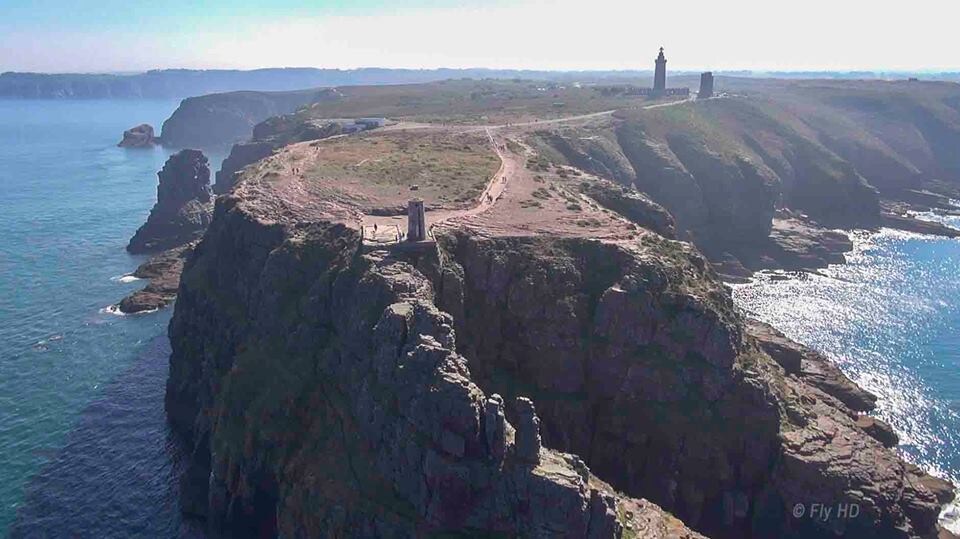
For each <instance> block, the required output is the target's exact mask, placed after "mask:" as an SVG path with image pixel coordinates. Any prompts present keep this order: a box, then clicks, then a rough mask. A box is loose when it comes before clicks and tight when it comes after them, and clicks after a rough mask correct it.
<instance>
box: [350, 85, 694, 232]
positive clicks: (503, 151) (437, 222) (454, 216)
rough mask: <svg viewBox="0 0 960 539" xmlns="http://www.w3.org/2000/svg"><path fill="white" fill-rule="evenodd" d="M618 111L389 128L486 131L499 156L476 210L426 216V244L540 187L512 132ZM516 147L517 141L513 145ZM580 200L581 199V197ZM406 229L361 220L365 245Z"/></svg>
mask: <svg viewBox="0 0 960 539" xmlns="http://www.w3.org/2000/svg"><path fill="white" fill-rule="evenodd" d="M692 100H694V98H692V97H691V98H688V99H682V100H677V101H669V102H666V103H656V104H652V105H646V106H644V107H639V108H640V109H642V110H647V109H656V108H663V107H671V106H677V105H680V104H684V103H687V102H689V101H692ZM618 110H623V109H614V110H606V111H601V112H593V113H590V114H580V115H576V116H567V117H564V118H556V119H552V120H538V121H533V122H522V123H510V124H491V125H463V126H446V125H436V124H423V123H405V122H399V123H397V124H394V125H392V126H389V127H387V128H385V130H390V131H397V130H407V129H411V130H412V129H440V130H450V131H453V132H470V131H478V130H481V129H482V130H484V131H485V132H486V134H487V138H488V139H489V141H490V145H491V147H492V148H493V150H494V151H495V152H496V154H497V157H499V158H500V168H499V169H498V170H497V172H496V173H495V174H494V175H493V176H492V177H491V178H490V180H489V181H488V182H487V185H486V187H485V188H484V190H483V192H482V193H481V194H480V196H479V197H478V199H477V203H476V205H475V206H473V207H472V208H468V209H457V210H447V209H441V210H429V211H427V212H426V217H427V229H428V232H427V235H428V236H429V238H428V239H427V240H426V241H432V236H433V229H434V227H437V226H441V225H444V224H447V223H449V222H451V221H454V220H457V221H464V222H467V221H469V220H470V218H474V217H478V216H480V215H482V214H484V213H486V212H488V211H489V210H491V209H492V208H494V206H496V204H497V203H498V202H499V201H500V200H501V198H503V195H504V194H505V193H506V192H507V190H508V189H510V188H511V187H518V188H524V190H525V191H527V192H529V191H532V190H533V189H535V188H536V186H531V185H529V184H531V183H532V182H533V179H532V177H531V174H530V173H529V171H528V170H527V169H526V165H525V162H526V156H525V155H519V154H517V153H514V152H512V151H509V150H508V149H507V140H508V137H509V134H510V132H511V131H513V130H514V129H516V130H517V131H518V133H517V134H519V132H522V131H523V128H528V127H540V126H544V125H555V124H563V123H574V122H578V121H585V120H591V119H595V118H601V117H606V116H611V115H613V113H615V112H617V111H618ZM513 142H514V143H516V142H517V141H513ZM526 150H527V153H529V152H530V150H529V148H526ZM518 183H523V184H526V185H522V186H519V185H517V184H518ZM577 196H579V195H577ZM406 225H407V216H406V215H392V216H381V215H370V214H364V215H363V216H362V217H361V218H360V226H361V229H362V232H363V238H364V243H365V244H366V245H369V246H377V245H383V246H386V245H391V244H396V243H399V242H400V241H402V239H403V238H404V236H405V234H406Z"/></svg>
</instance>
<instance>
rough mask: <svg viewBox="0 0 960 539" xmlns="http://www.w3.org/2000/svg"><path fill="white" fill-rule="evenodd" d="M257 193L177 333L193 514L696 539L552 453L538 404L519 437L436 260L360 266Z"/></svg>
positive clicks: (179, 408)
mask: <svg viewBox="0 0 960 539" xmlns="http://www.w3.org/2000/svg"><path fill="white" fill-rule="evenodd" d="M247 187H248V186H246V185H241V186H240V187H239V188H238V190H235V191H234V192H233V193H232V194H231V195H227V196H225V197H222V198H221V199H219V200H218V202H217V210H216V218H215V219H214V223H213V226H211V228H210V230H209V232H208V233H207V235H206V236H205V238H204V240H203V241H202V242H201V244H200V246H199V247H198V248H197V251H196V253H195V256H194V257H193V258H192V259H191V260H190V262H189V263H188V265H187V268H186V270H185V272H184V276H183V280H182V283H181V289H180V296H179V299H178V302H177V307H176V312H175V315H174V318H173V320H172V322H171V326H170V336H171V343H172V345H173V354H172V356H171V373H170V379H169V382H168V386H167V398H166V402H167V411H168V414H169V417H170V420H171V422H172V424H173V425H174V426H175V428H177V430H179V431H180V432H182V433H185V434H186V435H188V436H189V437H191V438H192V439H193V440H194V441H195V442H196V443H197V445H198V450H197V452H196V457H195V461H194V463H193V465H192V470H191V472H190V473H189V474H188V477H187V478H186V479H187V480H186V481H185V483H184V485H185V488H186V489H187V492H185V496H184V499H185V500H188V505H187V507H186V509H188V510H190V511H192V512H195V513H206V514H207V517H208V519H209V520H210V521H211V522H213V523H214V524H215V525H218V526H227V527H230V528H232V530H233V533H236V534H241V535H242V534H243V533H244V532H247V533H250V532H253V533H254V534H255V533H260V534H264V533H265V534H267V535H272V534H276V533H278V534H280V535H282V536H287V537H307V536H329V537H356V536H378V537H384V536H388V537H414V536H423V535H425V534H426V535H431V534H433V535H436V534H443V533H453V534H467V535H482V536H489V535H491V534H493V535H502V536H526V537H571V538H573V537H596V538H601V537H620V536H621V535H623V533H624V530H629V532H630V533H631V534H638V533H639V534H641V535H642V536H643V537H690V538H695V537H699V535H697V534H694V533H693V532H690V531H689V530H687V529H686V528H685V527H684V526H683V525H682V524H681V523H679V521H677V520H676V519H674V518H673V517H671V516H670V515H669V514H666V513H665V512H663V511H662V510H660V509H659V508H657V507H656V506H654V505H653V504H650V503H649V502H644V501H641V500H632V499H628V498H622V497H619V496H618V495H617V494H616V493H615V492H614V491H613V489H612V488H610V487H609V486H607V485H606V484H605V483H603V482H602V481H600V480H598V479H597V478H596V477H594V476H592V475H591V474H590V472H589V471H588V469H587V467H586V466H585V465H584V464H583V462H582V461H581V460H580V459H579V458H578V457H575V456H573V455H567V454H563V453H558V452H555V451H553V450H550V449H546V448H540V444H539V434H538V432H537V424H538V422H539V420H538V419H537V417H536V413H535V411H534V405H533V404H532V403H529V402H526V401H523V402H520V405H521V408H522V409H523V410H524V411H525V415H523V416H522V417H521V418H520V420H519V421H517V422H508V421H506V419H505V413H504V401H503V400H502V399H501V398H500V397H499V396H497V395H493V394H490V393H485V392H484V391H482V390H481V389H480V388H479V387H478V386H477V385H476V384H474V382H473V381H472V379H471V374H470V369H469V368H468V365H467V361H466V360H465V359H464V358H463V356H461V355H460V354H459V353H458V352H457V345H456V338H455V334H454V331H453V320H452V319H451V317H450V315H449V314H446V313H444V312H442V311H440V310H438V309H437V307H436V306H435V305H434V303H433V300H434V296H435V293H434V287H433V284H432V283H431V281H430V280H429V279H428V278H427V277H426V276H425V274H424V273H422V272H421V271H419V270H418V269H417V267H422V268H424V269H425V271H427V273H434V272H435V270H433V271H430V270H428V269H427V268H430V267H433V268H436V264H437V263H436V254H435V252H434V251H432V250H428V251H426V252H423V253H419V254H418V253H412V254H409V256H392V255H390V254H389V253H387V252H384V251H381V252H375V253H371V254H368V255H361V254H358V250H357V249H358V242H359V235H358V232H357V231H356V230H354V229H352V228H350V227H348V226H345V225H343V224H338V223H336V222H316V221H313V222H310V223H307V222H295V221H289V220H282V219H278V215H277V214H276V213H275V212H274V211H273V209H274V207H273V206H271V205H269V204H267V205H263V204H260V205H257V204H250V203H248V202H246V201H245V200H244V199H243V197H244V196H245V195H247V194H248V193H247V192H245V188H247ZM238 191H239V192H238ZM189 500H193V501H192V502H190V501H189Z"/></svg>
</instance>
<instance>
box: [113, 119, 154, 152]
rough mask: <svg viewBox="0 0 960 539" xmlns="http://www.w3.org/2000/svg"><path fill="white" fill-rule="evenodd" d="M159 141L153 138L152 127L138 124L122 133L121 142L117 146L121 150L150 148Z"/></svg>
mask: <svg viewBox="0 0 960 539" xmlns="http://www.w3.org/2000/svg"><path fill="white" fill-rule="evenodd" d="M159 143H160V141H159V140H157V139H156V138H155V137H154V136H153V126H152V125H150V124H140V125H138V126H136V127H131V128H130V129H127V130H126V131H124V132H123V140H121V141H120V142H119V143H118V144H117V146H119V147H121V148H152V147H154V146H156V145H157V144H159Z"/></svg>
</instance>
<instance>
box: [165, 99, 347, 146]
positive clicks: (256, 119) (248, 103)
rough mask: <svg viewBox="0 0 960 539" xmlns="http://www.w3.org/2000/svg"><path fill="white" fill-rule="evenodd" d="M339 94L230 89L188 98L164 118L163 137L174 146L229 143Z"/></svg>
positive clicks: (166, 144) (166, 143) (221, 144)
mask: <svg viewBox="0 0 960 539" xmlns="http://www.w3.org/2000/svg"><path fill="white" fill-rule="evenodd" d="M335 96H336V94H335V93H333V92H332V91H330V90H322V89H319V90H301V91H296V92H230V93H224V94H210V95H204V96H200V97H191V98H188V99H184V100H183V101H182V102H181V103H180V106H179V107H177V110H175V111H173V114H172V115H171V116H170V117H169V118H167V119H166V120H165V121H164V122H163V128H162V130H161V137H160V138H161V139H162V140H163V144H164V145H165V146H170V147H173V148H213V147H224V146H229V145H230V144H233V143H235V142H240V141H245V140H247V139H248V138H250V135H251V131H252V129H253V126H255V125H256V124H258V123H260V122H262V121H264V120H266V119H267V118H270V117H271V116H278V115H282V114H287V113H290V112H293V111H295V110H297V109H298V108H300V107H302V106H304V105H307V104H309V103H314V102H316V101H319V100H324V99H332V98H334V97H335Z"/></svg>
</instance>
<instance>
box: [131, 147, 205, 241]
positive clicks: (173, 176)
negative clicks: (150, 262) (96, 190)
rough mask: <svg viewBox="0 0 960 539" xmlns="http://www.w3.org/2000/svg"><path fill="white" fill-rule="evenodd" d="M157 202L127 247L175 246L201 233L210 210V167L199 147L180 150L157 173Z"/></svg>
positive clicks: (191, 239)
mask: <svg viewBox="0 0 960 539" xmlns="http://www.w3.org/2000/svg"><path fill="white" fill-rule="evenodd" d="M157 176H158V178H159V180H160V183H159V184H158V185H157V203H156V204H154V206H153V209H151V210H150V215H149V217H147V222H146V223H144V224H143V226H141V227H140V228H139V229H137V232H136V234H134V236H133V238H131V239H130V243H129V244H128V245H127V250H128V251H130V252H131V253H136V254H139V253H154V252H159V251H163V250H166V249H170V248H173V247H178V246H180V245H183V244H186V243H189V242H191V241H193V240H196V239H198V238H199V237H200V235H201V234H203V231H204V230H205V229H206V227H207V225H208V224H210V218H211V216H212V213H213V202H212V196H211V193H210V166H209V164H208V162H207V158H206V157H205V156H204V155H203V153H202V152H200V151H199V150H183V151H181V152H178V153H176V154H174V155H172V156H170V158H169V159H167V162H166V163H164V165H163V168H162V169H161V170H160V172H158V173H157Z"/></svg>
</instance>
